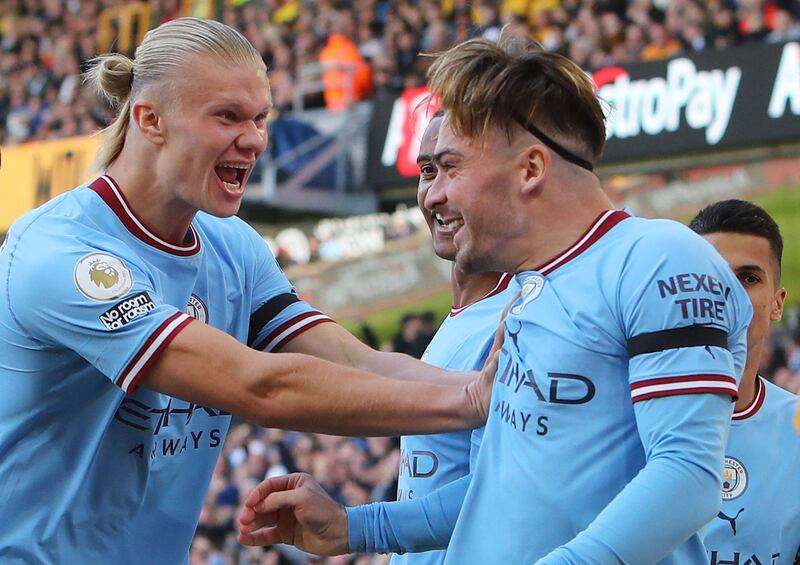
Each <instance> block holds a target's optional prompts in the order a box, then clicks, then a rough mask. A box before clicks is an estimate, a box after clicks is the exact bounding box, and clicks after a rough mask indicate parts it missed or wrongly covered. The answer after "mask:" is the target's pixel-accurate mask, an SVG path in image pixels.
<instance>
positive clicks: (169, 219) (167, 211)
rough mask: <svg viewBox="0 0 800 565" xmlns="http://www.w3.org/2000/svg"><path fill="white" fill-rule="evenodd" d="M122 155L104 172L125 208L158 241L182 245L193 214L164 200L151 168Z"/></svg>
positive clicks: (162, 190) (163, 193)
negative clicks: (120, 196)
mask: <svg viewBox="0 0 800 565" xmlns="http://www.w3.org/2000/svg"><path fill="white" fill-rule="evenodd" d="M130 155H131V152H126V151H124V150H123V152H122V153H121V154H120V156H119V157H118V158H117V160H116V161H114V163H112V164H111V166H110V167H108V169H107V171H106V172H107V173H108V175H109V176H111V178H113V179H114V180H115V181H116V182H117V184H118V185H119V188H120V190H121V191H122V193H123V194H124V195H125V198H126V199H127V201H128V204H129V206H130V207H131V209H132V210H133V213H134V214H135V215H136V217H137V218H139V220H141V221H142V222H143V223H144V224H145V226H147V229H149V230H150V231H151V232H153V233H154V234H155V235H157V236H158V237H159V238H161V239H163V240H164V241H167V242H169V243H173V244H175V245H183V244H184V243H185V240H186V234H187V233H188V232H189V226H190V225H191V223H192V220H193V219H194V216H195V214H196V212H197V211H196V210H193V209H187V207H186V205H185V204H183V203H182V202H179V201H177V200H175V199H172V198H170V197H168V196H167V195H168V194H169V192H168V191H167V190H166V189H165V188H166V187H164V186H162V185H161V184H160V183H159V182H158V181H157V180H156V179H157V175H156V174H155V170H154V168H153V166H152V165H150V164H147V163H144V162H143V160H139V159H134V158H132V157H130Z"/></svg>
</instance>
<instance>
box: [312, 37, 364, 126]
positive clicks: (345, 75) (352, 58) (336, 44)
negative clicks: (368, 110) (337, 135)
mask: <svg viewBox="0 0 800 565" xmlns="http://www.w3.org/2000/svg"><path fill="white" fill-rule="evenodd" d="M319 61H320V63H322V64H323V65H324V70H323V71H322V83H323V85H324V88H325V92H324V96H325V106H326V107H327V108H328V110H330V111H332V112H339V111H341V110H344V109H346V108H347V106H348V105H349V104H350V103H351V102H353V101H355V100H363V99H365V98H368V97H369V96H370V95H371V94H372V71H371V69H370V66H369V64H368V63H367V62H366V61H364V58H363V57H362V56H361V53H359V52H358V47H357V46H356V44H355V43H353V41H352V40H350V39H349V38H347V37H346V36H344V35H342V34H339V33H334V34H333V35H331V36H330V37H328V41H327V43H326V44H325V47H323V48H322V51H321V52H320V54H319Z"/></svg>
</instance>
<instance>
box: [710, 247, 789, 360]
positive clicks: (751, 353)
mask: <svg viewBox="0 0 800 565" xmlns="http://www.w3.org/2000/svg"><path fill="white" fill-rule="evenodd" d="M703 237H704V238H705V239H706V241H708V242H709V243H711V245H713V246H714V247H715V248H716V250H717V252H718V253H719V254H720V255H721V256H722V258H723V259H725V260H726V261H727V262H728V264H729V265H730V266H731V269H733V272H734V273H735V274H736V278H738V279H739V282H741V283H742V286H743V287H744V289H745V290H746V291H747V295H748V296H749V297H750V302H751V303H752V304H753V320H752V322H751V323H750V327H749V328H748V329H747V348H748V352H747V368H748V369H751V370H752V372H755V371H756V370H758V363H759V361H760V358H761V352H762V349H763V345H764V340H765V339H766V337H767V335H768V333H769V326H770V323H771V322H774V321H777V320H780V319H781V316H782V315H783V302H784V299H785V298H786V289H785V288H780V281H779V270H778V261H777V259H775V255H774V254H773V252H772V248H771V247H770V244H769V241H768V240H767V239H766V238H764V237H760V236H757V235H750V234H743V233H733V232H713V233H708V234H704V235H703ZM745 371H746V374H748V373H747V369H746V370H745Z"/></svg>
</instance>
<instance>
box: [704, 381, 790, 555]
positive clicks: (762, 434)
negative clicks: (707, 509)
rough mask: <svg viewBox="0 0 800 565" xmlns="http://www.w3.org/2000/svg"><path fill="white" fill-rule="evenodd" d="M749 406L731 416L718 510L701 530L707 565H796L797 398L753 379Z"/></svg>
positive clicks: (771, 385)
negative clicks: (754, 382)
mask: <svg viewBox="0 0 800 565" xmlns="http://www.w3.org/2000/svg"><path fill="white" fill-rule="evenodd" d="M756 385H757V388H756V396H755V398H754V399H753V402H752V403H751V405H750V406H748V407H746V408H745V409H743V410H741V411H737V412H735V413H734V415H733V421H732V422H731V432H730V436H729V437H728V446H727V447H726V448H725V471H724V473H723V482H722V510H721V511H720V513H719V515H718V516H717V517H716V518H714V519H713V520H712V521H711V522H710V523H709V525H708V527H707V528H706V532H705V539H704V542H705V544H706V550H707V551H708V558H709V562H710V563H711V565H793V564H795V563H798V562H800V435H798V433H797V431H796V430H795V429H794V424H793V420H794V414H795V410H796V406H797V397H796V396H795V395H793V394H791V393H790V392H788V391H786V390H784V389H782V388H780V387H777V386H775V385H774V384H772V383H770V382H768V381H766V380H764V379H762V378H761V377H758V379H757V381H756Z"/></svg>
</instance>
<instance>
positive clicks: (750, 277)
mask: <svg viewBox="0 0 800 565" xmlns="http://www.w3.org/2000/svg"><path fill="white" fill-rule="evenodd" d="M738 279H739V282H740V283H742V286H753V285H756V284H758V283H760V282H761V279H760V278H759V277H758V276H757V275H754V274H753V273H740V274H739V276H738Z"/></svg>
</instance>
